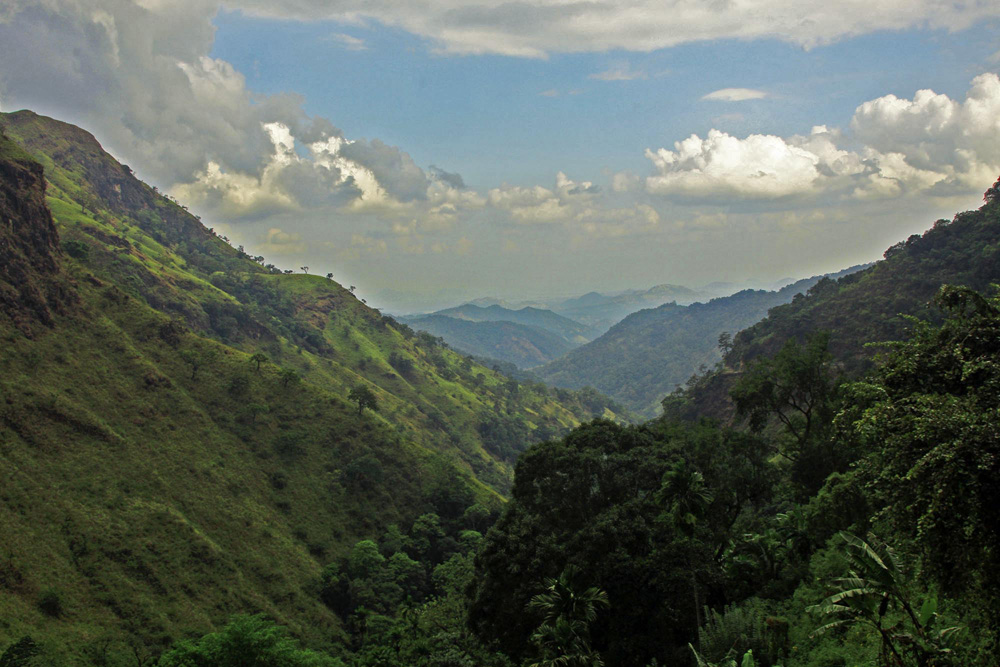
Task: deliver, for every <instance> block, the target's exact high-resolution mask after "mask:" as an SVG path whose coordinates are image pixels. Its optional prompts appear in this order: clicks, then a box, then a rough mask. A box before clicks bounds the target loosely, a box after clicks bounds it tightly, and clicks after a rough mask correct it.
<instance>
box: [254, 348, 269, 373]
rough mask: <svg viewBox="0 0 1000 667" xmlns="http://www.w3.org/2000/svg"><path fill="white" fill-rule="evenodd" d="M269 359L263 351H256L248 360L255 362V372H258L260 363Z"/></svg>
mask: <svg viewBox="0 0 1000 667" xmlns="http://www.w3.org/2000/svg"><path fill="white" fill-rule="evenodd" d="M268 361H270V360H269V359H268V358H267V355H266V354H264V353H263V352H257V353H256V354H254V355H253V356H252V357H250V362H251V363H255V364H257V372H258V373H260V365H261V364H264V363H267V362H268Z"/></svg>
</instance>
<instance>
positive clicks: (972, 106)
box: [851, 73, 1000, 188]
mask: <svg viewBox="0 0 1000 667" xmlns="http://www.w3.org/2000/svg"><path fill="white" fill-rule="evenodd" d="M851 130H852V131H853V132H854V134H855V136H856V137H857V138H858V139H859V140H861V141H863V142H864V143H865V145H866V146H868V147H869V148H870V149H871V150H872V151H874V152H875V155H881V156H882V157H881V158H879V159H881V160H882V161H883V162H885V163H887V164H888V163H889V162H892V160H891V159H890V158H888V157H886V156H887V155H888V154H898V155H900V156H902V159H903V160H905V164H906V166H908V167H909V168H911V169H912V170H913V171H906V170H902V169H901V167H902V165H898V166H897V168H895V169H893V173H894V175H893V176H892V178H896V179H897V180H900V181H901V182H902V183H904V184H906V183H912V184H913V185H915V186H917V187H922V188H923V187H929V186H928V185H927V183H928V181H930V180H932V179H931V178H930V177H929V176H926V175H921V174H925V173H926V172H932V173H936V174H938V177H937V178H936V179H934V182H933V183H932V184H937V183H941V184H944V185H949V186H959V187H967V188H974V187H981V186H982V184H983V183H984V182H989V181H990V179H992V178H995V177H996V174H997V172H998V171H1000V77H998V76H997V75H996V74H993V73H986V74H981V75H979V76H977V77H976V78H975V79H973V81H972V86H971V88H970V89H969V91H968V93H967V94H966V98H965V100H964V101H958V100H952V99H951V98H949V97H948V96H947V95H940V94H936V93H934V91H932V90H920V91H917V93H916V94H915V95H914V96H913V99H912V100H908V99H900V98H898V97H896V96H895V95H886V96H884V97H880V98H878V99H875V100H871V101H869V102H865V103H864V104H862V105H861V106H859V107H858V108H857V110H856V111H855V113H854V117H853V119H852V120H851ZM897 162H898V160H896V161H895V162H894V163H897Z"/></svg>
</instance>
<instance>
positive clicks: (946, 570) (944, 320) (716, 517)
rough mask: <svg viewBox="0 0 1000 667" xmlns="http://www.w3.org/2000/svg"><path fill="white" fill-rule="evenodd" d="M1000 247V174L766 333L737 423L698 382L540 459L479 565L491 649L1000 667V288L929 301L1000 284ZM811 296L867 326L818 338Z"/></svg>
mask: <svg viewBox="0 0 1000 667" xmlns="http://www.w3.org/2000/svg"><path fill="white" fill-rule="evenodd" d="M998 240H1000V181H998V183H997V185H995V186H994V187H993V188H991V190H990V191H988V192H987V193H986V205H985V206H983V207H982V208H981V209H980V210H978V211H973V212H968V213H963V214H959V215H958V216H956V218H955V220H954V221H952V222H951V223H938V224H937V225H935V228H934V229H933V230H931V231H929V232H928V233H927V234H925V235H924V236H923V237H922V238H913V239H910V240H909V241H908V242H906V243H904V244H901V245H900V246H898V247H894V248H893V249H891V250H890V252H889V253H887V254H888V257H887V259H886V260H885V262H880V263H879V264H878V265H876V266H874V267H872V268H870V269H868V270H866V271H862V272H858V273H855V274H852V275H850V276H847V277H844V278H841V279H840V280H839V282H838V281H834V280H824V281H821V282H820V283H817V285H816V286H815V287H814V288H813V290H812V291H811V293H810V295H808V296H801V297H799V298H797V299H796V300H795V301H793V303H792V304H790V305H787V306H782V307H778V308H776V309H775V310H774V311H772V315H771V317H769V318H768V320H766V321H764V322H762V323H761V324H760V325H758V326H756V327H754V328H752V329H750V330H748V331H747V332H746V333H745V334H744V336H742V338H743V340H742V341H741V342H740V345H742V347H738V348H735V349H734V350H733V351H732V352H731V353H730V354H729V355H727V358H726V360H727V362H729V363H734V362H742V367H741V368H740V370H739V372H735V371H733V370H725V371H721V372H724V373H726V376H725V377H726V379H727V380H728V382H727V383H726V386H725V394H723V396H724V399H725V400H727V401H728V400H729V399H730V397H731V399H732V402H733V404H734V405H735V415H736V419H733V420H731V421H730V422H729V423H728V424H721V423H720V422H718V421H715V420H712V419H706V418H705V417H706V415H707V413H706V408H712V407H714V404H712V403H710V402H701V403H700V402H699V400H698V399H699V398H701V399H704V398H705V397H706V396H707V395H708V393H707V392H705V391H702V390H704V389H705V387H703V386H702V385H701V384H696V385H695V386H694V387H693V389H692V390H689V391H688V392H685V394H687V393H690V392H691V391H694V392H695V393H694V396H693V397H689V396H686V395H685V394H682V395H680V396H675V397H673V398H672V401H671V402H670V403H671V405H670V407H671V408H675V407H677V405H678V404H684V401H685V399H690V400H688V402H687V403H686V404H685V405H684V407H686V408H688V410H687V412H686V413H685V412H684V411H682V410H676V409H671V410H668V411H667V413H666V414H665V415H664V416H663V417H661V418H659V419H656V420H653V421H650V422H647V423H646V424H643V425H639V426H633V427H625V428H623V427H621V426H618V425H615V424H610V423H606V422H603V423H602V422H594V423H591V424H588V425H585V426H583V427H580V428H578V429H576V430H575V431H574V432H573V433H571V434H570V435H569V436H567V437H566V438H563V439H562V440H559V441H554V442H547V443H540V444H538V445H536V446H534V447H532V448H531V449H530V450H528V451H527V452H526V453H525V454H524V455H523V456H522V457H521V458H520V460H519V462H518V468H517V473H516V476H515V483H514V488H513V490H512V499H511V502H510V503H509V504H508V505H507V507H506V508H505V511H504V514H503V516H502V517H501V519H500V521H499V522H498V523H497V524H496V526H495V527H494V529H493V530H492V531H490V533H489V534H488V536H487V538H486V540H485V544H484V545H483V547H482V549H481V551H480V554H479V556H478V558H477V561H476V563H477V575H478V576H477V578H476V585H475V589H474V590H473V600H472V604H471V607H470V621H471V622H472V624H473V627H475V628H476V631H477V633H478V634H479V636H480V637H482V638H484V639H485V640H488V641H495V642H498V644H499V645H500V646H501V647H502V648H503V649H504V651H505V652H506V653H507V654H508V655H511V656H514V657H515V658H516V659H523V660H525V664H529V663H531V661H532V660H538V659H539V657H541V658H542V659H543V660H544V659H548V660H551V661H552V662H549V663H545V662H536V663H534V664H556V662H555V658H556V657H557V656H560V657H562V658H563V659H564V661H566V662H567V663H568V664H600V663H599V662H597V659H600V661H602V662H604V664H615V665H647V664H690V665H697V666H698V667H733V666H735V665H738V664H739V665H744V666H746V665H753V666H756V665H765V666H768V667H771V666H776V665H784V666H786V667H799V666H801V667H821V666H829V665H873V666H878V667H890V666H895V667H898V666H907V667H910V666H912V667H917V666H930V665H935V666H936V665H942V666H943V665H949V666H954V667H957V666H959V665H962V666H968V665H981V666H983V667H985V666H987V665H994V664H996V662H997V657H998V656H1000V614H998V613H997V609H998V608H1000V607H998V603H1000V586H998V585H997V582H996V577H995V572H996V568H997V566H998V563H997V558H998V554H1000V548H998V547H1000V531H998V529H997V522H996V521H995V516H994V514H995V511H994V510H995V507H996V506H997V505H996V504H997V502H998V501H1000V449H998V445H997V443H998V442H1000V419H998V414H1000V413H998V412H997V408H998V397H1000V392H998V391H997V389H998V387H1000V384H998V383H1000V374H998V369H1000V295H998V294H997V287H996V286H993V287H987V288H985V290H986V291H984V292H983V293H979V292H977V291H975V290H973V289H970V288H968V287H961V286H949V285H944V286H942V285H940V284H939V285H938V286H937V287H936V288H933V290H931V293H930V295H929V298H926V299H925V298H924V295H927V294H928V292H927V291H924V290H925V289H929V285H927V282H926V281H928V280H930V281H933V280H938V279H942V278H945V279H956V280H962V281H966V282H968V283H971V284H978V285H983V284H984V283H989V282H996V281H997V279H998V278H1000V274H998V273H997V272H996V271H997V269H998V268H1000V267H998V265H997V263H996V259H997V254H996V253H997V247H998V245H997V241H998ZM935 251H936V252H935ZM924 262H928V264H927V265H926V266H925V267H924V268H926V271H919V269H920V268H921V266H922V264H923V263H924ZM868 281H871V283H870V284H869V286H868V288H866V289H861V288H859V287H852V286H860V285H865V284H866V283H867V282H868ZM890 285H892V286H893V288H894V291H892V292H889V293H888V294H883V295H882V296H881V297H880V298H879V300H878V301H876V302H875V304H870V303H869V302H868V301H867V299H868V298H870V297H874V296H875V294H876V292H875V288H876V286H880V287H881V288H883V289H886V288H888V287H889V286H890ZM918 286H919V288H918V289H915V293H914V294H913V295H912V296H910V297H908V298H904V297H902V296H901V295H900V292H899V291H900V290H905V289H907V288H909V287H914V288H917V287H918ZM854 290H857V291H854ZM869 290H870V291H869ZM852 292H853V294H852ZM824 295H826V298H824ZM893 297H895V298H893ZM810 303H811V304H812V305H813V307H814V308H815V309H816V310H815V312H817V313H833V312H837V311H839V313H840V316H841V317H843V319H842V320H841V322H842V323H844V324H847V325H848V328H847V330H846V331H844V332H843V333H840V330H838V329H837V328H831V329H830V330H829V331H822V330H818V329H815V328H812V326H811V325H812V324H814V322H811V321H810V320H809V319H808V314H809V313H810V312H813V311H812V310H811V309H809V308H807V305H808V304H810ZM888 304H891V307H893V308H900V309H903V310H902V312H903V313H906V310H907V309H910V312H911V313H912V312H919V313H920V314H922V315H924V316H926V317H927V318H928V319H927V320H918V319H916V318H912V317H911V318H904V317H900V318H899V319H896V318H895V317H893V316H892V315H890V316H886V315H885V313H886V310H885V309H886V308H887V307H890V306H889V305H888ZM873 306H874V307H873ZM890 312H891V311H890ZM896 312H899V311H896ZM854 313H860V315H859V316H858V317H856V318H855V317H854V315H853V314H854ZM776 314H778V315H779V316H778V317H776V316H775V315H776ZM848 314H850V316H849V315H848ZM796 315H800V316H801V317H798V318H796ZM865 317H867V318H868V326H869V327H870V328H869V329H868V330H869V331H877V332H894V333H895V334H896V339H897V341H898V342H897V343H896V344H894V345H892V346H890V347H888V348H887V352H886V354H885V355H884V356H883V357H882V358H881V359H880V360H878V361H877V362H876V363H875V364H874V365H872V364H871V362H870V360H868V359H869V358H868V357H867V356H862V355H861V354H860V353H861V352H862V351H863V350H865V349H866V348H862V347H860V345H859V346H858V347H854V346H853V345H852V344H850V342H851V341H857V342H860V340H862V336H863V335H864V334H863V333H861V332H859V331H858V330H857V329H856V328H855V327H856V326H857V325H859V324H860V323H861V321H862V320H863V318H865ZM827 321H829V320H827ZM896 326H898V327H899V328H898V329H897V328H895V327H896ZM781 332H785V337H784V339H781V338H777V339H776V340H772V339H770V338H768V337H767V336H768V334H771V335H773V336H775V337H777V335H778V334H779V333H781ZM838 335H840V336H841V338H840V341H839V342H837V343H836V345H837V347H835V346H834V345H835V341H836V337H837V336H838ZM855 336H856V337H855ZM799 337H800V338H799ZM879 340H880V339H879V338H872V339H871V342H879ZM751 344H754V345H755V346H756V347H751ZM883 349H886V348H883ZM845 351H849V352H853V353H854V354H845ZM741 355H742V356H741ZM838 359H839V360H838ZM864 369H867V374H866V375H861V373H862V372H864ZM719 374H720V373H719V372H717V373H715V374H712V375H708V376H706V378H703V380H704V381H705V382H707V383H709V387H708V388H709V389H715V390H716V391H717V390H718V389H719V387H720V384H721V383H718V382H715V383H714V384H712V381H713V379H718V377H719ZM698 391H702V393H700V394H699V393H698ZM715 397H716V399H718V400H721V399H719V394H718V393H716V394H715ZM678 416H681V417H683V418H680V419H679V418H678ZM540 581H541V582H544V583H542V584H539V583H537V582H540ZM532 582H536V583H532ZM566 599H574V600H577V603H576V605H575V606H571V605H568V604H566V603H563V604H561V605H560V604H559V600H566ZM526 611H527V612H529V613H525V612H526ZM532 611H534V612H535V614H534V615H532V614H531V613H530V612H532ZM654 660H655V661H656V662H655V663H654V662H653V661H654ZM573 661H577V662H576V663H574V662H573Z"/></svg>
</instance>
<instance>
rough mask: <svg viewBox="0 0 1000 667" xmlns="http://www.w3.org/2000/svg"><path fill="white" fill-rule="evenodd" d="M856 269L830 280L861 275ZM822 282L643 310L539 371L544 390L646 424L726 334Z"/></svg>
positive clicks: (712, 358)
mask: <svg viewBox="0 0 1000 667" xmlns="http://www.w3.org/2000/svg"><path fill="white" fill-rule="evenodd" d="M860 268H862V267H851V268H849V269H845V270H844V271H841V272H840V273H838V274H834V275H833V276H831V277H832V278H837V277H839V276H841V275H846V274H849V273H852V272H854V271H857V270H858V269H860ZM820 279H821V277H819V276H816V277H813V278H805V279H803V280H799V281H797V282H795V283H792V284H791V285H788V286H787V287H784V288H782V289H781V290H778V291H776V292H768V291H764V290H744V291H742V292H738V293H736V294H733V295H732V296H727V297H720V298H717V299H712V300H711V301H709V302H707V303H694V304H691V305H689V306H681V305H678V304H676V303H668V304H665V305H662V306H660V307H658V308H651V309H648V310H640V311H639V312H637V313H633V314H631V315H629V316H628V317H626V318H625V319H624V320H622V321H621V322H619V323H618V324H616V325H615V326H613V327H612V328H611V329H610V330H609V331H608V332H607V333H605V334H603V335H602V336H601V337H600V338H598V339H596V340H594V341H592V342H590V343H588V344H587V345H584V346H582V347H579V348H577V349H575V350H573V351H572V352H570V353H569V354H567V355H566V356H564V357H562V358H560V359H556V360H555V361H553V362H550V363H548V364H546V365H545V366H542V367H541V368H537V369H535V370H534V372H535V373H536V374H537V375H538V376H539V377H540V378H542V379H543V380H544V381H545V382H548V383H550V384H554V385H556V386H558V387H569V388H580V387H586V386H591V387H594V388H595V389H597V390H598V391H600V392H602V393H605V394H607V395H609V396H611V397H612V398H614V399H615V400H616V401H620V402H621V403H623V404H624V405H625V406H627V407H628V408H630V409H632V410H636V411H638V412H640V413H643V414H646V415H647V416H652V415H655V414H656V413H657V412H658V411H659V408H660V401H661V400H662V399H663V397H664V396H665V395H666V394H668V393H670V392H671V391H673V390H674V389H675V388H676V387H677V386H678V385H680V384H683V383H684V382H685V381H686V380H687V379H688V378H689V377H691V375H692V374H693V373H695V372H696V371H697V370H698V368H699V367H701V366H708V365H713V364H715V363H716V362H717V361H718V360H719V359H720V358H721V353H720V351H719V348H718V344H717V341H718V339H719V336H720V334H722V333H724V332H727V333H730V334H732V333H735V332H737V331H740V330H741V329H743V328H745V327H748V326H750V325H751V324H754V323H755V322H757V321H758V320H760V319H761V318H762V317H764V315H765V314H766V313H767V312H768V310H769V309H770V308H772V307H774V306H776V305H779V304H782V303H787V302H788V301H791V300H792V298H793V297H794V296H795V295H796V294H800V293H802V292H804V291H805V290H807V289H809V288H810V287H811V286H813V285H815V284H816V283H817V282H818V281H819V280H820Z"/></svg>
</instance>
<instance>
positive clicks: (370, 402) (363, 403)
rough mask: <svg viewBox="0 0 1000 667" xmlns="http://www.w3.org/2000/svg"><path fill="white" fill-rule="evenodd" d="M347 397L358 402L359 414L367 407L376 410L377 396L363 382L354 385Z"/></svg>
mask: <svg viewBox="0 0 1000 667" xmlns="http://www.w3.org/2000/svg"><path fill="white" fill-rule="evenodd" d="M347 398H348V399H350V400H352V401H354V402H355V403H357V404H358V414H359V415H360V414H362V413H363V412H364V411H365V408H368V409H369V410H371V411H372V412H378V397H377V396H376V395H375V393H374V392H373V391H372V390H371V389H369V388H368V387H366V386H364V385H363V384H359V385H358V386H356V387H354V389H352V390H351V393H350V394H348V395H347Z"/></svg>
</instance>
